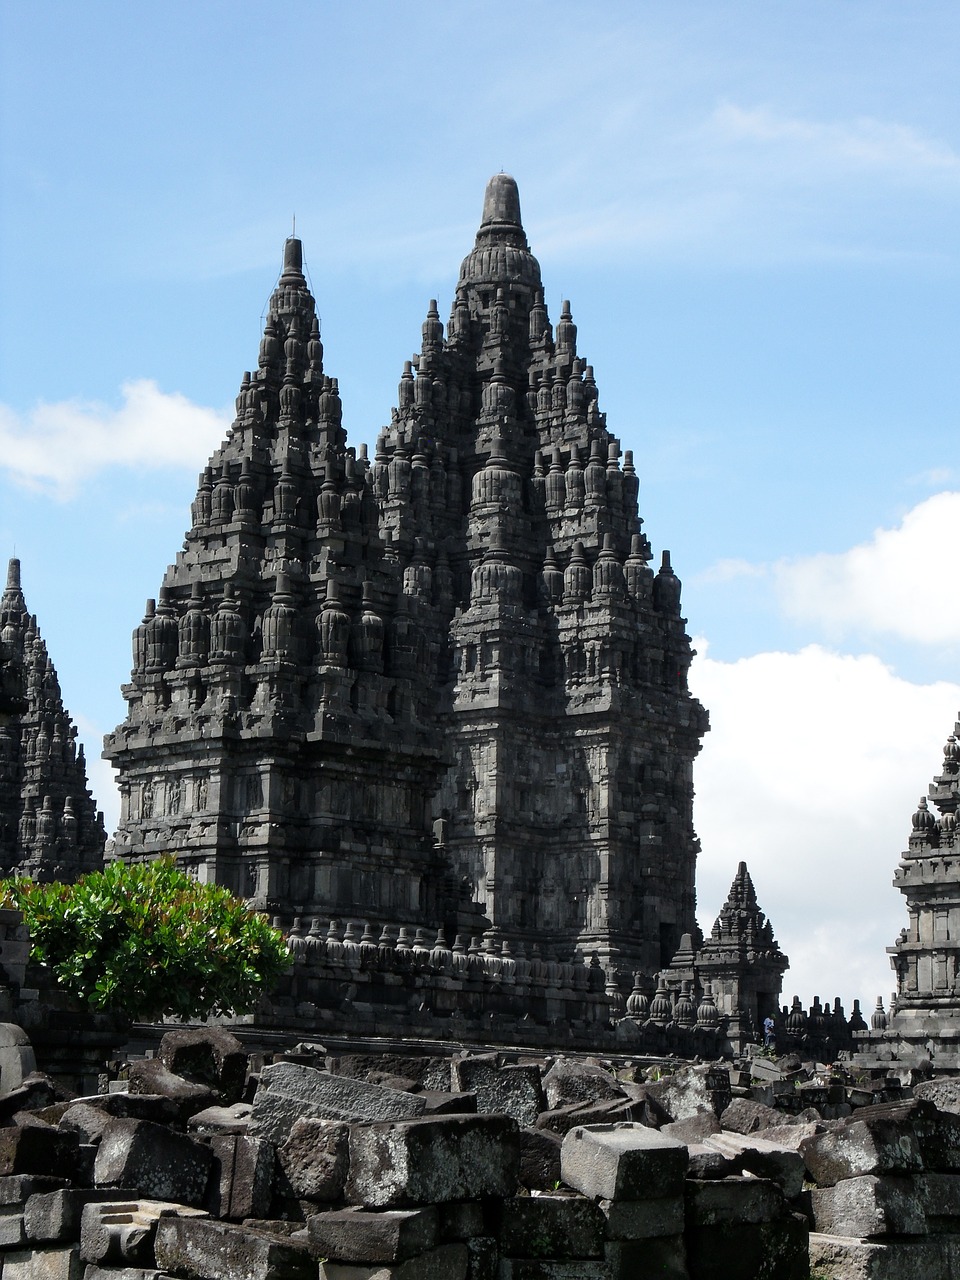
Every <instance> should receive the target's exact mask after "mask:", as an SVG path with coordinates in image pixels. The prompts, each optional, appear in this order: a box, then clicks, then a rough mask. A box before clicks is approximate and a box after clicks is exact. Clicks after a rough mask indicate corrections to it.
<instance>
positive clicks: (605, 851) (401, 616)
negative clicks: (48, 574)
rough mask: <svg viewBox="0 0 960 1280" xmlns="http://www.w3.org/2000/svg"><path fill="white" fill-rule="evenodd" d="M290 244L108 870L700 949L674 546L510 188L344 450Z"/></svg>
mask: <svg viewBox="0 0 960 1280" xmlns="http://www.w3.org/2000/svg"><path fill="white" fill-rule="evenodd" d="M341 417H342V411H341V402H340V396H339V392H338V387H337V381H336V379H335V378H334V377H332V376H330V374H329V373H328V372H327V371H326V369H325V367H324V360H323V346H322V342H321V337H320V331H319V324H318V320H317V314H316V307H315V303H314V299H313V297H312V296H311V293H310V290H309V289H308V287H307V283H306V279H305V277H304V274H303V268H302V256H301V245H300V242H299V241H298V240H296V239H289V240H287V242H286V244H285V247H284V256H283V270H282V274H281V276H280V279H279V282H278V284H277V287H276V289H275V290H274V293H273V295H272V297H271V300H270V304H269V310H268V314H267V319H266V324H265V328H264V333H263V340H262V342H261V345H260V351H259V358H258V367H257V368H256V369H255V370H254V371H253V372H251V373H246V374H244V376H243V380H242V384H241V387H240V392H239V395H238V397H237V416H236V420H235V421H234V423H233V425H232V427H231V428H230V430H229V432H228V434H227V438H226V439H225V441H224V442H223V444H222V445H221V447H220V448H219V449H218V450H217V451H216V453H215V454H214V455H213V456H212V457H211V459H210V462H209V465H208V466H207V467H206V468H205V469H204V471H203V474H202V475H201V477H200V481H199V486H198V489H197V495H196V499H195V501H194V503H193V507H192V512H191V526H190V529H189V531H188V533H187V535H186V540H185V543H184V547H183V550H182V551H181V552H180V553H179V555H178V556H177V559H176V562H175V563H174V564H173V565H172V566H171V567H170V569H169V570H168V571H167V574H166V575H165V578H164V580H163V583H162V584H161V586H160V590H159V593H158V596H157V598H156V601H155V602H154V601H152V600H151V601H148V603H147V610H146V614H145V616H144V618H143V621H142V623H141V624H140V625H139V626H138V627H137V629H136V632H135V634H134V667H133V672H132V674H131V679H130V682H129V684H127V685H126V686H124V690H123V692H124V697H125V699H126V702H127V705H128V713H127V718H126V720H125V721H124V723H123V724H122V725H120V726H119V727H118V729H117V730H116V731H115V732H114V733H113V734H112V735H110V736H109V737H108V739H107V741H106V751H105V754H106V755H107V757H108V758H109V759H110V760H111V761H112V762H113V764H114V766H115V767H116V768H117V770H118V771H119V782H120V789H121V795H122V813H121V819H120V825H119V829H118V832H117V836H116V850H115V851H116V854H117V855H118V856H120V857H124V858H131V859H141V858H144V857H150V856H153V855H155V854H157V853H160V852H164V851H168V850H175V851H177V853H178V855H179V857H180V859H181V860H182V861H183V862H184V863H185V864H187V865H188V866H191V867H192V868H193V869H194V871H195V874H197V875H198V876H199V877H201V878H203V879H209V880H216V881H218V882H219V883H222V884H225V885H227V886H228V887H230V888H231V889H233V890H234V891H235V892H237V893H239V894H240V895H242V896H244V897H247V898H249V899H250V900H252V901H253V902H254V903H256V904H257V905H258V906H260V907H262V908H264V909H268V910H271V911H274V912H276V913H278V914H280V915H281V916H282V917H283V918H284V919H285V920H286V921H287V922H289V921H290V920H291V919H292V918H293V917H295V916H301V917H306V916H326V917H337V918H341V919H350V918H351V917H352V918H355V919H363V920H370V919H375V920H377V921H384V922H389V923H391V924H392V925H394V926H396V927H400V926H420V925H423V924H428V925H431V926H433V927H435V928H441V929H443V930H445V931H446V932H447V934H448V935H449V939H450V940H452V938H453V936H454V935H455V934H457V933H458V932H465V933H466V934H468V935H470V934H473V933H477V932H480V933H484V934H486V935H487V936H492V937H493V938H494V939H496V940H498V943H502V941H507V942H509V943H510V944H511V945H513V946H514V947H516V946H517V945H520V946H521V947H524V948H526V949H527V951H528V953H529V952H530V949H531V948H533V947H534V946H536V947H537V948H543V949H549V948H559V949H560V950H569V949H570V948H573V947H577V948H579V949H580V950H581V951H582V952H583V953H587V954H589V953H592V952H594V951H596V952H597V953H598V955H599V957H600V959H601V961H602V963H603V964H604V966H608V967H609V966H612V967H615V968H616V969H617V970H618V971H620V972H622V973H624V974H630V973H632V972H633V971H634V970H635V969H642V970H644V971H645V972H648V973H654V972H656V971H658V970H659V969H660V968H662V967H663V966H664V965H666V964H668V963H669V962H670V960H671V958H672V957H673V955H674V953H675V952H676V950H677V948H678V946H679V943H680V939H681V937H682V936H683V935H684V934H693V935H695V934H696V923H695V918H694V908H695V889H694V872H695V862H696V853H697V838H696V835H695V833H694V829H693V821H692V800H693V784H692V764H693V760H694V757H695V756H696V754H697V752H698V750H699V746H700V739H701V736H702V734H703V733H704V732H705V730H706V728H707V717H706V713H705V712H704V710H703V708H702V707H701V706H700V704H699V703H698V702H697V701H696V699H695V698H694V697H692V695H691V694H690V693H689V691H688V689H687V669H688V667H689V664H690V660H691V656H692V654H691V648H690V642H689V638H688V636H687V633H686V630H685V624H684V619H683V618H682V617H681V614H680V583H679V581H678V579H677V577H676V576H675V574H674V572H673V569H672V568H671V565H670V558H669V554H668V553H667V552H664V553H663V555H662V557H661V562H660V563H659V565H658V566H657V567H656V569H655V568H654V567H652V566H651V558H652V554H651V548H650V544H649V542H648V540H647V538H646V536H645V534H644V532H643V530H642V522H641V520H640V517H639V515H638V508H637V496H638V489H639V481H638V477H637V473H636V469H635V466H634V460H633V457H632V455H631V453H630V452H629V451H627V452H623V451H622V450H621V448H620V444H619V441H618V439H617V437H616V436H615V435H614V434H613V432H612V431H611V429H610V428H608V425H607V422H606V418H605V415H604V414H603V413H602V412H601V409H600V407H599V397H598V390H597V383H596V380H595V378H594V371H593V367H592V366H591V365H590V364H589V363H588V362H587V360H586V358H585V357H584V356H583V355H582V354H581V353H580V351H579V347H578V335H577V326H576V324H575V323H574V320H573V318H572V314H571V310H570V307H569V304H567V303H564V304H563V306H562V309H561V314H560V316H559V317H558V318H556V321H555V323H552V322H551V319H550V317H549V316H548V313H547V309H546V306H545V305H544V301H543V290H542V285H541V279H540V267H539V264H538V262H537V260H536V258H535V257H534V256H533V254H532V253H531V252H530V249H529V246H528V244H527V238H526V235H525V233H524V230H523V226H522V223H521V218H520V203H519V197H518V193H517V187H516V184H515V182H514V180H513V179H512V178H510V177H508V176H507V175H504V174H501V175H499V176H497V177H495V178H493V179H492V180H491V182H490V184H489V186H488V188H487V191H486V196H485V200H484V207H483V217H482V222H481V225H480V229H479V231H478V233H477V238H476V244H475V246H474V248H473V250H472V252H471V253H470V254H469V255H468V256H467V257H466V259H465V260H464V262H463V264H462V267H461V270H460V277H459V281H458V283H457V286H456V293H455V297H454V301H453V306H452V310H451V314H450V319H449V321H448V323H447V325H446V328H444V325H443V324H442V322H441V320H440V316H439V314H438V311H437V307H436V304H435V303H433V302H431V304H430V307H429V309H428V312H427V317H426V320H425V322H424V324H423V330H422V341H421V346H420V352H419V354H418V355H417V356H415V357H414V359H413V360H411V361H410V362H409V363H407V364H406V365H405V366H404V368H403V373H402V375H401V378H400V384H399V391H398V403H397V406H396V408H395V409H394V410H393V412H392V415H391V421H390V424H389V426H387V427H385V428H384V429H383V430H382V431H381V432H380V434H379V436H378V438H377V441H376V448H375V451H374V454H373V456H372V457H370V456H369V455H368V452H367V449H366V448H365V446H363V445H361V446H360V447H359V448H355V447H354V446H352V445H349V444H348V442H347V437H346V433H345V431H344V429H343V426H342V424H341Z"/></svg>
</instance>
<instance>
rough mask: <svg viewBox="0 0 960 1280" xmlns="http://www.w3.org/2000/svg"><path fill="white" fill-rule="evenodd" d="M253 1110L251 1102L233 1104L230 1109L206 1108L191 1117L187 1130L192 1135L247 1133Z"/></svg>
mask: <svg viewBox="0 0 960 1280" xmlns="http://www.w3.org/2000/svg"><path fill="white" fill-rule="evenodd" d="M252 1110H253V1107H252V1106H251V1104H250V1103H249V1102H232V1103H231V1104H230V1106H229V1107H220V1106H216V1107H205V1108H204V1110H203V1111H197V1112H195V1113H194V1115H192V1116H191V1117H190V1119H189V1120H188V1121H187V1128H188V1129H189V1130H190V1132H191V1133H221V1134H230V1133H234V1134H242V1133H246V1132H247V1128H248V1126H249V1123H250V1113H251V1111H252Z"/></svg>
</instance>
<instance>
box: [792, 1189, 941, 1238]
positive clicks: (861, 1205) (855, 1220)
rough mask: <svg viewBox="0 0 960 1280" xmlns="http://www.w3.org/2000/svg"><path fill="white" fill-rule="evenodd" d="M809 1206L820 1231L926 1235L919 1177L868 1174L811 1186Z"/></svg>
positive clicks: (857, 1233)
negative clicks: (827, 1184)
mask: <svg viewBox="0 0 960 1280" xmlns="http://www.w3.org/2000/svg"><path fill="white" fill-rule="evenodd" d="M940 1176H941V1177H949V1176H950V1175H949V1174H942V1175H940ZM810 1208H811V1215H812V1221H813V1227H814V1230H816V1231H818V1232H820V1233H821V1234H823V1235H831V1236H864V1237H868V1236H884V1235H891V1234H893V1235H926V1231H927V1227H926V1216H925V1212H924V1203H923V1185H922V1182H921V1180H920V1179H919V1178H897V1177H880V1178H878V1177H875V1176H873V1175H872V1174H865V1175H864V1176H863V1177H860V1178H845V1179H844V1180H843V1182H838V1183H836V1184H835V1185H834V1186H832V1187H813V1188H812V1190H811V1191H810Z"/></svg>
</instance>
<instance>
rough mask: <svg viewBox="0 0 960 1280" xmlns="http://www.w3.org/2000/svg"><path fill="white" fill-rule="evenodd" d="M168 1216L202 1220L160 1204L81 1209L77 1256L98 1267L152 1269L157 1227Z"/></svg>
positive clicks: (111, 1203)
mask: <svg viewBox="0 0 960 1280" xmlns="http://www.w3.org/2000/svg"><path fill="white" fill-rule="evenodd" d="M171 1214H176V1215H180V1216H185V1217H197V1216H205V1214H203V1210H201V1209H189V1208H187V1207H186V1206H185V1205H179V1204H167V1203H165V1202H164V1201H160V1200H137V1199H133V1200H126V1201H124V1200H116V1199H114V1200H110V1201H102V1202H99V1203H97V1202H93V1201H91V1202H90V1203H89V1204H87V1205H85V1206H84V1208H83V1214H82V1217H81V1221H80V1256H81V1257H82V1258H83V1259H84V1260H85V1261H86V1262H92V1263H96V1264H97V1265H99V1266H109V1265H113V1266H134V1267H138V1266H139V1267H152V1266H153V1265H154V1255H153V1241H154V1237H155V1236H156V1233H157V1223H158V1222H159V1221H160V1219H161V1218H163V1217H167V1216H169V1215H171Z"/></svg>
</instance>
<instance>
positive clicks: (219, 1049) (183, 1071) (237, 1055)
mask: <svg viewBox="0 0 960 1280" xmlns="http://www.w3.org/2000/svg"><path fill="white" fill-rule="evenodd" d="M157 1057H158V1058H159V1059H160V1061H161V1062H162V1063H163V1064H164V1066H166V1068H167V1070H168V1071H172V1072H173V1073H174V1075H178V1076H182V1077H183V1078H184V1079H185V1080H190V1081H192V1082H193V1083H194V1084H200V1085H206V1086H207V1087H208V1088H210V1089H213V1090H215V1091H216V1093H217V1095H218V1097H219V1099H220V1101H221V1102H225V1103H228V1104H229V1103H233V1102H239V1101H240V1099H241V1098H242V1097H243V1090H244V1085H245V1083H246V1077H247V1052H246V1050H245V1049H244V1047H243V1045H242V1044H241V1043H240V1041H239V1040H238V1039H237V1037H236V1036H235V1035H231V1033H230V1032H229V1031H224V1030H223V1029H222V1028H219V1027H197V1028H192V1029H189V1030H188V1029H186V1028H184V1029H180V1028H177V1029H176V1030H174V1031H168V1032H166V1034H165V1035H164V1037H163V1039H162V1040H161V1041H160V1048H159V1050H158V1051H157Z"/></svg>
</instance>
